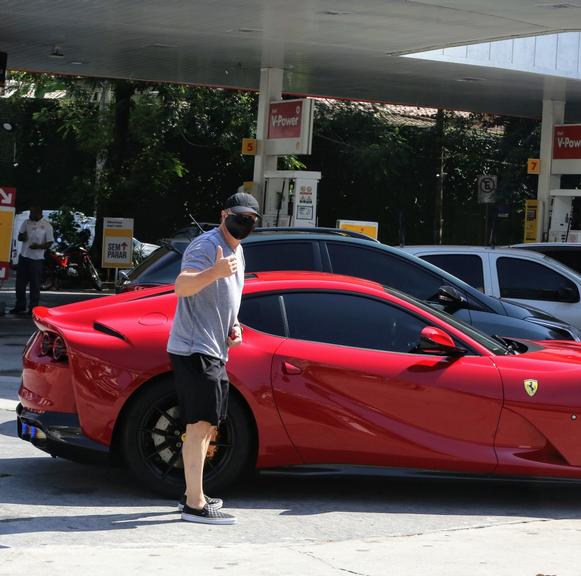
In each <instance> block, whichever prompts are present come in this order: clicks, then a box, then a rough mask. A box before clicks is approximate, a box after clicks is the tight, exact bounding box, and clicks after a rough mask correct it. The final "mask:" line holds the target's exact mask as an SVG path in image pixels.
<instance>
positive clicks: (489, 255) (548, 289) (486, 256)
mask: <svg viewBox="0 0 581 576" xmlns="http://www.w3.org/2000/svg"><path fill="white" fill-rule="evenodd" d="M405 250H406V251H407V252H409V253H410V254H413V255H414V256H418V257H420V258H422V260H426V261H427V262H430V263H432V264H434V265H436V266H438V267H439V268H442V269H443V270H446V271H447V272H450V274H454V275H455V276H457V277H458V278H461V279H462V280H464V281H465V282H467V283H468V284H470V285H471V286H474V287H475V288H478V290H480V291H482V292H484V293H486V294H489V295H490V296H499V297H501V298H503V299H508V300H510V301H512V302H517V303H519V304H525V305H530V306H535V307H536V308H539V309H540V310H543V311H545V312H546V313H547V314H551V315H553V316H555V317H557V318H560V319H561V320H564V321H565V322H567V323H569V324H571V325H573V326H575V327H577V328H581V302H580V294H581V276H580V275H579V274H577V273H576V272H575V271H574V270H571V268H568V267H567V266H565V265H563V264H561V263H560V262H557V261H556V260H553V259H552V258H549V257H548V256H545V255H544V254H539V253H537V252H533V251H529V250H519V249H516V248H489V247H486V246H406V248H405Z"/></svg>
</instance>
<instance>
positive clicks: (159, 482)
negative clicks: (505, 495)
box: [17, 272, 581, 496]
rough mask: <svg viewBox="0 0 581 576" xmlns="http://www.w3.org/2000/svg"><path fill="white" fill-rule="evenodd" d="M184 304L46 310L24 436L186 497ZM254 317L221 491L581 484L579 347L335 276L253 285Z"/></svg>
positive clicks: (249, 313) (136, 295)
mask: <svg viewBox="0 0 581 576" xmlns="http://www.w3.org/2000/svg"><path fill="white" fill-rule="evenodd" d="M175 305H176V302H175V293H174V292H173V289H172V288H168V287H163V286H162V287H158V288H153V289H149V290H145V291H140V292H129V293H126V294H119V295H116V296H109V297H105V298H100V299H98V300H90V301H84V302H79V303H75V304H69V305H66V306H60V307H58V308H50V309H49V308H43V307H39V308H35V310H34V320H35V322H36V324H37V326H38V327H39V331H38V332H37V333H36V334H35V335H33V337H32V338H31V340H30V341H29V343H28V344H27V346H26V349H25V352H24V372H23V380H22V384H21V386H20V390H19V396H20V405H19V406H18V408H17V426H18V428H17V430H18V436H19V437H20V438H21V439H23V440H26V441H30V442H32V444H34V445H35V446H37V447H38V448H40V449H41V450H44V451H46V452H48V453H49V454H53V455H57V456H64V457H73V458H83V457H84V456H89V455H90V456H91V457H98V456H101V457H103V458H109V457H111V456H114V457H115V458H117V459H120V460H121V461H122V462H124V463H125V464H126V465H127V466H128V467H129V469H130V470H131V471H132V472H133V474H134V475H135V477H136V479H137V481H138V482H139V483H141V484H143V485H145V486H147V487H149V488H150V489H152V490H155V491H157V492H159V493H161V494H164V495H167V496H170V495H171V496H177V495H181V494H183V489H184V486H183V465H182V461H181V435H182V433H183V427H182V425H181V423H180V419H179V412H178V407H177V402H176V398H175V392H174V385H173V381H172V377H171V365H170V362H169V358H168V355H167V353H166V342H167V338H168V332H169V327H170V325H171V321H172V318H173V314H174V310H175ZM239 317H240V320H241V322H242V324H243V326H244V341H243V343H242V345H241V346H240V347H237V348H233V349H232V350H231V353H230V361H229V363H228V373H229V377H230V381H231V384H232V388H231V399H230V402H229V408H228V418H227V419H226V421H225V422H224V424H223V425H222V426H221V427H220V429H219V432H218V437H217V440H216V441H215V443H214V447H215V449H214V450H212V451H211V455H210V456H209V457H208V458H209V463H208V465H206V467H205V480H204V482H205V486H206V487H207V489H208V490H212V491H214V490H219V489H221V488H223V487H224V486H225V485H227V484H230V483H232V482H235V481H237V480H238V479H239V478H240V477H241V476H242V475H243V474H244V473H246V472H247V471H250V470H253V469H256V468H258V469H267V468H272V467H281V466H285V467H286V466H293V465H305V464H306V465H313V466H320V465H325V464H332V465H337V464H341V465H365V466H382V467H393V468H405V469H410V468H411V469H418V470H430V471H434V470H439V471H441V472H444V473H446V472H462V473H474V474H495V475H517V476H535V477H536V476H551V477H564V478H581V451H580V450H579V445H580V443H581V432H580V431H579V427H578V424H577V423H576V420H575V418H574V417H573V416H571V415H575V414H579V413H581V394H580V391H579V377H580V374H581V345H579V344H577V343H572V342H533V341H526V340H514V339H499V338H494V339H493V338H490V337H489V336H487V335H485V334H483V333H482V332H479V331H477V330H474V329H473V328H471V327H470V326H468V325H467V324H464V323H462V322H459V321H458V320H456V319H455V318H454V317H452V316H450V315H448V314H445V313H443V312H440V311H438V310H436V309H434V308H433V307H430V306H427V305H426V304H424V303H423V302H421V301H419V300H417V299H415V298H412V297H410V296H407V295H404V294H403V293H401V292H399V291H396V290H392V289H386V288H384V287H383V286H381V285H380V284H377V283H374V282H370V281H367V280H361V279H356V278H348V277H343V276H334V275H330V274H321V273H308V272H270V273H257V274H254V275H251V277H249V278H247V281H246V283H245V287H244V297H243V302H242V305H241V310H240V316H239Z"/></svg>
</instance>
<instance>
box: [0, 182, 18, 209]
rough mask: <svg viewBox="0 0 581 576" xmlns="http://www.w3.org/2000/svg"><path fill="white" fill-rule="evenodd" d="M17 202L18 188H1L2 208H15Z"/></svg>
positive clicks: (0, 203) (0, 199)
mask: <svg viewBox="0 0 581 576" xmlns="http://www.w3.org/2000/svg"><path fill="white" fill-rule="evenodd" d="M15 202H16V188H5V187H0V206H10V207H11V208H13V207H14V204H15Z"/></svg>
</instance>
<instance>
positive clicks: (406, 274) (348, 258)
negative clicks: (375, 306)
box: [327, 242, 446, 300]
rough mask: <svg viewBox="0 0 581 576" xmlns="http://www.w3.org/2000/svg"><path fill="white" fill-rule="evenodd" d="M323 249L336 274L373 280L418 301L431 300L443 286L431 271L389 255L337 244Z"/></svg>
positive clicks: (333, 243)
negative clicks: (325, 249)
mask: <svg viewBox="0 0 581 576" xmlns="http://www.w3.org/2000/svg"><path fill="white" fill-rule="evenodd" d="M327 249H328V251H329V258H330V259H331V267H332V270H333V272H335V273H336V274H347V275H348V276H357V277H359V278H367V279H368V280H374V281H375V282H379V283H380V284H384V285H385V286H391V287H392V288H397V289H398V290H401V291H402V292H406V293H407V294H411V295H412V296H415V297H416V298H420V299H421V300H433V299H435V298H436V297H437V295H438V291H439V289H440V287H441V286H442V284H446V282H444V281H443V279H442V278H440V277H438V276H437V275H435V274H432V272H430V271H428V270H422V268H421V267H420V266H417V265H416V264H414V263H413V262H410V261H408V260H406V259H404V258H398V257H397V256H394V255H393V254H390V253H389V252H383V251H381V250H373V249H370V248H366V247H362V246H353V245H348V244H340V243H338V242H327Z"/></svg>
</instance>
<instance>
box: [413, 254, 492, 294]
mask: <svg viewBox="0 0 581 576" xmlns="http://www.w3.org/2000/svg"><path fill="white" fill-rule="evenodd" d="M420 258H421V259H422V260H426V261H427V262H430V263H432V264H433V265H434V266H437V267H438V268H442V270H446V272H449V273H450V274H452V276H456V278H460V280H464V282H466V283H467V284H470V286H474V288H476V289H477V290H480V292H484V269H483V263H482V258H480V256H477V255H475V254H426V255H425V256H420Z"/></svg>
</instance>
